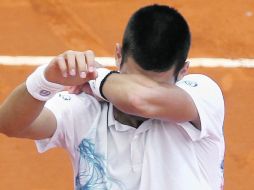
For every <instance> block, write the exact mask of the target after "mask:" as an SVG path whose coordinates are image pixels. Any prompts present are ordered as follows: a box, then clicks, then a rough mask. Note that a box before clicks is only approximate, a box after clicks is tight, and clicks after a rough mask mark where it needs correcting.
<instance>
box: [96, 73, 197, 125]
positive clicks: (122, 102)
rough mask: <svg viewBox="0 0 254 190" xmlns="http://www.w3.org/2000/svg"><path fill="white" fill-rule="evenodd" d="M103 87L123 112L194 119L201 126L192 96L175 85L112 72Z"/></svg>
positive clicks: (180, 119)
mask: <svg viewBox="0 0 254 190" xmlns="http://www.w3.org/2000/svg"><path fill="white" fill-rule="evenodd" d="M99 75H100V74H99ZM98 78H99V77H98ZM101 88H102V94H103V96H104V97H105V98H106V99H107V100H108V101H110V102H112V103H113V104H114V105H115V106H116V107H117V108H118V109H119V110H121V111H123V112H126V113H129V114H132V115H137V116H141V117H145V118H155V119H161V120H168V121H173V122H187V121H192V122H193V123H194V124H195V126H196V127H198V128H199V127H200V124H199V115H198V112H197V109H196V106H195V104H194V102H193V100H192V98H191V97H190V96H189V94H188V93H186V92H185V91H184V90H182V89H181V88H179V87H177V86H176V85H174V84H166V83H158V82H156V81H154V80H152V79H150V78H148V77H146V76H144V75H139V74H137V75H134V74H110V75H108V76H107V77H106V80H104V81H103V84H102V87H101Z"/></svg>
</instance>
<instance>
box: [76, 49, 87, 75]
mask: <svg viewBox="0 0 254 190" xmlns="http://www.w3.org/2000/svg"><path fill="white" fill-rule="evenodd" d="M76 60H77V66H78V70H79V76H80V77H81V78H86V72H87V64H86V58H85V55H84V53H83V52H78V53H77V54H76Z"/></svg>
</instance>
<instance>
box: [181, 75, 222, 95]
mask: <svg viewBox="0 0 254 190" xmlns="http://www.w3.org/2000/svg"><path fill="white" fill-rule="evenodd" d="M177 85H178V86H183V85H184V86H187V87H190V88H196V89H202V90H204V89H206V90H208V89H209V90H211V89H213V90H215V91H218V92H220V91H221V89H220V87H219V85H218V84H217V82H216V81H214V80H213V79H212V78H210V77H209V76H207V75H203V74H189V75H186V76H184V77H183V79H181V80H180V81H178V82H177Z"/></svg>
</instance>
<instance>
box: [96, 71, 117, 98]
mask: <svg viewBox="0 0 254 190" xmlns="http://www.w3.org/2000/svg"><path fill="white" fill-rule="evenodd" d="M113 73H117V74H119V72H118V71H110V72H109V73H108V74H107V75H106V76H105V77H104V79H102V81H101V84H100V94H101V96H102V97H103V98H104V99H105V100H108V99H107V98H106V97H105V96H104V94H103V92H102V87H103V85H104V83H105V81H106V80H107V78H108V77H109V75H111V74H113Z"/></svg>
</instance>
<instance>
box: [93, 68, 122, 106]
mask: <svg viewBox="0 0 254 190" xmlns="http://www.w3.org/2000/svg"><path fill="white" fill-rule="evenodd" d="M97 73H98V77H97V78H96V79H95V80H91V81H89V84H90V87H91V89H92V91H93V93H94V94H95V95H96V96H98V97H99V98H101V99H103V100H105V101H108V100H107V98H106V97H105V95H104V94H103V90H102V89H103V85H104V83H105V81H106V80H107V78H108V77H109V76H110V75H111V74H114V73H119V72H118V71H111V70H109V69H106V68H99V69H97Z"/></svg>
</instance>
